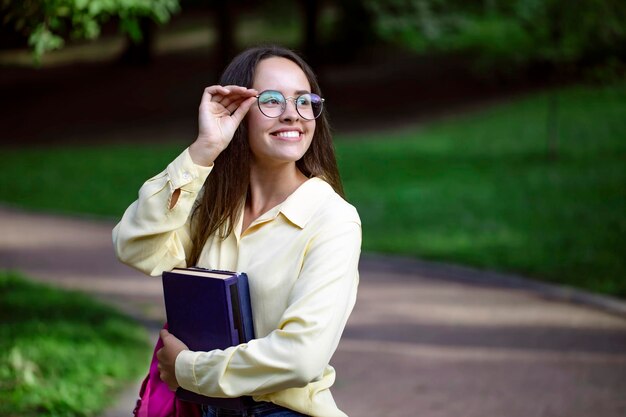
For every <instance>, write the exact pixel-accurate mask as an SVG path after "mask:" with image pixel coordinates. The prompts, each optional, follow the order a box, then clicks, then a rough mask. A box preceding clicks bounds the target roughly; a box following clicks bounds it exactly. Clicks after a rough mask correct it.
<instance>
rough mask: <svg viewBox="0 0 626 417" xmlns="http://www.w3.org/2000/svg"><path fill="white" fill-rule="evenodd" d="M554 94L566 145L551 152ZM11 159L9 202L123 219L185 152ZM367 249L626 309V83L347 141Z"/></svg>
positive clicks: (140, 149) (136, 149)
mask: <svg viewBox="0 0 626 417" xmlns="http://www.w3.org/2000/svg"><path fill="white" fill-rule="evenodd" d="M555 94H556V97H557V100H558V103H559V106H558V109H559V111H558V119H557V120H558V124H557V125H558V127H559V146H558V154H557V157H556V158H550V157H549V156H548V153H547V148H548V141H547V114H548V107H549V105H548V102H549V100H550V97H553V96H554V95H555ZM184 146H185V145H184V144H181V143H177V144H169V145H154V144H151V145H132V146H131V145H102V146H100V145H99V146H91V147H82V148H79V147H54V148H37V149H13V150H3V156H4V158H3V160H4V162H3V164H2V165H1V166H0V189H2V190H3V193H2V196H1V197H0V198H1V199H2V200H3V201H5V202H9V203H12V204H16V205H20V206H24V207H29V208H34V209H38V210H52V211H56V212H65V213H89V214H92V215H98V216H107V217H111V218H119V216H121V214H122V213H123V210H124V209H125V207H126V206H128V205H129V204H130V202H132V201H133V200H134V199H135V198H136V194H137V190H138V188H139V186H140V185H141V183H142V182H143V181H144V180H145V179H147V178H148V177H150V176H152V175H154V174H156V173H158V172H159V171H161V170H162V169H163V168H164V167H165V166H166V164H167V163H168V162H169V161H170V160H171V159H172V158H173V157H175V156H176V155H177V154H178V153H179V152H180V151H181V150H182V148H183V147H184ZM337 152H338V158H339V165H340V170H341V172H342V176H343V179H344V185H345V188H346V190H347V196H348V199H349V200H350V201H351V202H352V203H353V204H354V205H355V206H356V207H357V208H358V210H359V212H360V214H361V217H362V220H363V232H364V240H363V245H364V250H365V251H369V252H379V253H394V254H403V255H409V256H414V257H419V258H424V259H433V260H439V261H447V262H454V263H461V264H467V265H473V266H477V267H481V268H489V269H494V270H498V271H507V272H515V273H520V274H524V275H527V276H530V277H534V278H538V279H543V280H547V281H552V282H559V283H565V284H569V285H574V286H578V287H581V288H587V289H590V290H592V291H596V292H601V293H607V294H614V295H618V296H621V297H626V279H625V277H626V257H625V256H624V253H625V252H626V215H625V214H624V213H626V192H625V190H626V84H623V83H622V84H617V85H612V86H603V87H598V86H595V87H593V86H578V87H572V88H568V89H565V90H561V91H558V92H556V93H555V92H546V93H543V94H537V95H533V96H529V97H526V98H522V99H519V100H516V101H514V102H511V103H509V104H503V105H499V106H495V107H492V108H490V109H486V110H484V111H481V112H476V113H473V114H467V115H462V116H459V117H456V118H450V119H448V120H445V121H438V122H434V123H431V124H428V125H425V126H416V127H415V128H412V129H405V130H404V131H398V132H376V133H371V134H369V135H352V136H343V137H338V138H337Z"/></svg>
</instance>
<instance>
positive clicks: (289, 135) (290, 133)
mask: <svg viewBox="0 0 626 417" xmlns="http://www.w3.org/2000/svg"><path fill="white" fill-rule="evenodd" d="M300 135H301V133H300V132H298V131H297V130H287V131H282V132H274V133H272V136H276V137H279V138H282V139H298V138H299V137H300Z"/></svg>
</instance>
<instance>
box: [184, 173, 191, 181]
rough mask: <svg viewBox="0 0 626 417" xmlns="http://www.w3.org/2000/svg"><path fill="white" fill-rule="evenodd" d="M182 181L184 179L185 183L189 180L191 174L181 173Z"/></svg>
mask: <svg viewBox="0 0 626 417" xmlns="http://www.w3.org/2000/svg"><path fill="white" fill-rule="evenodd" d="M183 179H184V180H185V181H189V180H190V179H191V174H190V173H188V172H184V173H183Z"/></svg>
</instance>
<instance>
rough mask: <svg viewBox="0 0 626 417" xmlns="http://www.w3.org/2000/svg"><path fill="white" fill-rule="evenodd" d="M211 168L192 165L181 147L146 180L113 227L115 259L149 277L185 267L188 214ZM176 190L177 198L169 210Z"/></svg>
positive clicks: (189, 244)
mask: <svg viewBox="0 0 626 417" xmlns="http://www.w3.org/2000/svg"><path fill="white" fill-rule="evenodd" d="M211 169H212V167H202V166H199V165H195V164H194V163H193V161H192V159H191V156H190V155H189V151H188V149H185V151H183V153H182V154H180V155H179V156H178V157H177V158H176V159H175V160H174V161H172V162H171V163H170V164H169V165H168V166H167V168H166V169H165V170H164V171H163V172H161V173H160V174H158V175H156V176H154V177H153V178H151V179H149V180H148V181H146V182H145V183H144V184H143V186H142V187H141V189H140V190H139V198H138V199H137V201H135V202H134V203H133V204H131V205H130V207H128V209H126V212H125V213H124V215H123V216H122V219H121V220H120V222H119V223H118V224H117V225H116V226H115V228H114V229H113V246H114V248H115V254H116V255H117V257H118V259H119V260H120V261H122V262H123V263H125V264H127V265H129V266H132V267H133V268H136V269H138V270H140V271H142V272H144V273H146V274H149V275H153V276H158V275H160V274H161V273H162V272H163V271H166V270H167V271H169V270H171V269H172V268H174V267H185V266H186V257H187V256H188V254H189V251H190V249H191V237H190V233H189V223H188V220H189V216H190V214H191V211H192V209H193V206H194V203H195V201H196V198H197V197H198V194H199V192H200V190H201V189H202V186H203V185H204V181H205V180H206V178H207V176H208V175H209V173H210V172H211ZM177 189H180V195H179V197H178V201H177V202H176V205H175V206H174V207H172V208H171V209H170V208H169V206H170V201H171V198H172V195H173V193H174V191H175V190H177Z"/></svg>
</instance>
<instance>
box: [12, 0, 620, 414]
mask: <svg viewBox="0 0 626 417" xmlns="http://www.w3.org/2000/svg"><path fill="white" fill-rule="evenodd" d="M624 22H626V3H625V2H623V1H621V0H581V1H577V2H566V1H559V0H543V1H539V0H472V1H467V0H466V1H460V0H413V1H411V0H381V1H374V0H368V1H355V0H301V1H286V0H275V1H249V0H232V1H212V0H205V1H202V0H152V1H143V0H120V1H116V2H112V1H108V0H91V1H87V0H42V1H8V0H7V1H2V2H0V110H1V111H0V155H1V156H2V164H0V202H1V203H2V205H3V206H4V207H8V208H10V210H18V211H19V210H27V211H28V212H34V213H41V214H46V213H52V214H54V215H57V214H62V215H71V216H74V217H77V216H78V217H81V218H85V217H87V218H89V219H92V220H94V221H97V222H100V221H104V222H111V221H115V220H116V219H119V218H120V216H121V215H122V213H123V211H124V209H125V208H126V207H127V206H128V205H129V204H130V202H132V201H133V200H134V199H135V198H136V193H137V190H138V189H139V187H140V185H141V184H142V183H143V181H145V180H146V179H147V178H149V177H150V176H152V175H154V174H156V173H158V172H160V171H161V170H162V169H163V168H164V167H165V166H166V164H167V163H168V162H169V161H171V160H172V159H173V158H174V157H175V156H176V155H177V154H178V153H179V152H180V151H182V149H184V147H185V146H187V145H188V144H190V143H191V141H193V139H194V138H195V134H196V118H197V107H198V104H199V101H200V97H201V94H202V91H203V89H204V87H206V86H208V85H211V84H214V83H216V82H217V79H218V77H219V74H220V72H221V70H222V69H223V68H224V66H225V65H226V64H227V63H228V62H229V61H230V59H231V58H232V57H233V56H234V55H235V54H237V53H238V52H240V51H242V50H243V49H245V48H247V47H249V46H253V45H258V44H263V43H278V44H281V45H284V46H287V47H290V48H293V49H295V50H296V51H298V52H299V53H301V55H302V56H303V57H304V58H305V59H306V60H307V61H308V62H309V63H311V64H312V66H313V67H314V69H315V71H316V72H317V74H318V77H319V80H320V85H321V87H322V91H323V95H324V97H325V98H326V103H327V106H326V109H327V111H328V114H329V116H330V120H331V124H332V126H333V128H334V131H335V140H336V148H337V154H338V161H339V166H340V171H341V174H342V178H343V181H344V186H345V188H346V194H347V199H348V200H349V201H350V202H351V203H353V204H354V205H355V206H356V207H357V208H358V210H359V213H360V215H361V217H362V220H363V225H364V226H363V233H364V240H363V246H364V251H365V253H367V254H385V255H393V256H402V257H404V258H408V259H424V260H429V261H436V262H445V263H451V264H458V265H465V266H470V267H472V268H477V269H478V270H483V271H495V272H498V273H507V274H516V275H521V276H525V277H528V278H531V279H532V280H537V281H540V282H548V283H555V284H559V285H565V286H567V287H568V288H569V287H572V288H577V289H582V290H584V291H588V292H590V293H593V294H602V295H604V296H609V297H613V298H614V299H616V300H618V301H623V299H624V297H626V256H624V254H625V253H626V216H625V214H624V213H626V191H625V190H626V25H624ZM5 215H6V216H8V214H7V213H5ZM7 218H8V217H7ZM26 223H27V222H26ZM5 236H7V235H5ZM7 240H8V238H7ZM5 243H6V242H5ZM2 252H3V253H4V258H2V262H3V264H0V267H1V268H2V269H3V270H4V271H5V272H3V275H2V285H3V286H4V290H3V291H4V295H3V296H2V297H5V298H3V299H2V300H1V301H2V302H1V303H0V308H2V309H3V310H2V311H4V313H2V315H1V316H0V317H2V319H3V320H6V322H4V321H3V323H6V325H3V326H2V330H3V331H5V332H7V334H6V336H7V337H8V339H7V337H5V338H2V339H4V342H0V346H3V345H2V344H1V343H4V347H5V348H6V349H5V351H6V352H7V353H6V354H5V355H4V356H2V354H0V365H2V367H0V377H1V378H3V380H4V382H3V384H4V385H1V386H0V388H1V387H2V386H5V387H10V388H11V389H5V391H4V392H5V393H8V394H6V395H7V396H10V398H12V400H11V401H13V403H12V404H19V403H20V402H21V403H24V404H25V402H24V401H25V400H24V398H26V397H28V398H33V395H32V392H31V391H29V390H30V389H31V388H32V386H33V385H36V383H34V382H33V381H38V380H39V379H38V377H37V375H40V376H41V375H43V374H42V373H45V372H44V371H43V370H42V369H43V368H41V366H42V365H37V364H36V361H34V360H30V361H29V360H28V359H27V356H28V355H27V354H26V353H25V352H26V351H27V348H26V347H20V346H22V345H20V344H19V343H17V342H12V341H11V340H18V339H19V340H21V339H20V337H21V336H19V335H18V333H15V332H21V331H22V330H19V329H24V328H29V327H27V326H26V327H25V325H24V323H22V322H20V324H19V325H18V324H16V323H15V320H17V319H16V318H15V315H14V314H10V313H11V311H16V310H15V309H18V308H19V309H25V308H26V307H25V306H26V305H28V304H30V303H31V301H32V300H30V298H32V297H33V296H32V294H33V291H34V290H33V289H32V288H31V287H28V286H26V287H23V286H24V285H26V284H24V283H23V277H22V276H21V275H20V274H21V273H20V272H19V271H17V272H16V271H11V272H8V269H11V270H13V269H18V270H20V269H22V270H23V269H24V268H20V267H19V265H18V264H17V263H15V262H13V261H12V260H11V259H13V258H12V257H14V254H13V253H12V252H10V251H9V250H8V249H7V248H6V247H5V248H4V249H2ZM29 285H30V284H29ZM19 288H22V290H19V291H18V289H19ZM9 290H10V291H9ZM20 291H23V292H24V294H31V295H30V296H28V295H25V296H24V297H22V298H20V297H17V298H19V299H13V298H6V297H8V295H7V294H9V293H10V292H14V293H21V292H20ZM50 297H52V298H55V297H56V296H50ZM44 299H46V300H48V302H49V303H51V302H52V301H50V299H49V298H45V297H44ZM49 303H48V304H46V303H42V307H41V311H40V312H39V313H38V314H41V315H43V316H49V314H50V308H46V305H48V306H49V305H51V304H49ZM61 304H62V305H73V304H72V302H69V301H68V302H63V303H61ZM81 308H82V307H81ZM66 313H67V315H64V314H66ZM66 313H63V314H61V315H60V316H59V317H58V319H59V320H62V321H64V322H67V321H68V320H69V319H68V316H72V314H71V312H66ZM101 314H104V313H94V315H93V320H96V322H98V323H100V320H101V317H102V316H101ZM43 316H37V315H35V316H33V317H38V318H37V320H35V322H36V323H35V324H33V325H34V326H35V328H40V327H41V325H42V324H41V323H42V320H43V319H42V318H41V317H43ZM87 316H88V315H87ZM9 317H11V319H9ZM93 323H94V322H90V321H87V322H86V323H83V324H81V326H83V325H84V326H85V328H89V327H91V326H92V324H93ZM31 324H32V323H31ZM622 324H623V322H622ZM129 325H131V324H129ZM36 326H40V327H36ZM620 326H622V325H620ZM618 327H619V326H618ZM620 328H622V327H620ZM85 331H86V332H89V331H88V330H85ZM620 332H621V333H619V334H618V335H617V336H616V334H613V336H612V337H614V338H613V339H611V340H612V342H610V343H613V345H612V346H613V348H614V349H616V350H619V351H623V350H626V346H625V345H624V340H625V339H624V333H623V329H622V330H620ZM19 334H21V335H22V336H23V337H24V340H25V342H24V346H26V345H28V344H30V343H28V342H29V340H30V339H29V337H28V334H32V332H31V333H29V332H28V331H26V332H25V333H19ZM120 334H121V333H120ZM120 334H118V333H115V334H113V335H108V336H106V337H103V340H105V341H104V342H103V343H105V342H106V340H110V339H112V338H115V337H120ZM92 336H94V335H92ZM64 337H65V336H63V335H61V336H59V338H60V339H59V340H65V339H67V337H65V339H64ZM55 340H56V339H55ZM615 340H618V341H619V343H618V344H617V345H616V344H615V343H616V342H615ZM31 341H32V340H31ZM127 342H128V345H124V346H125V347H124V349H130V348H129V347H128V346H131V345H133V346H137V344H138V343H139V342H137V340H135V339H132V340H128V341H127ZM55 343H56V342H55ZM59 343H60V342H59ZM607 343H609V342H607ZM63 346H65V347H62V348H59V349H58V352H57V353H59V352H64V353H63V355H67V351H69V350H70V349H69V348H67V346H66V345H63ZM613 348H612V349H613ZM103 349H110V348H109V347H107V348H103ZM146 349H147V348H146V346H144V345H141V343H139V348H138V349H137V355H139V357H143V356H142V355H144V356H145V352H146ZM107 352H108V350H107ZM38 354H39V355H42V357H45V355H48V354H49V353H46V354H44V353H42V352H39V353H38ZM59 354H61V353H59ZM33 355H35V353H33ZM70 356H71V355H70ZM74 357H76V354H75V353H74ZM108 362H112V360H109V361H108ZM131 362H133V361H131ZM134 362H136V363H139V364H140V366H139V367H138V368H137V367H136V368H134V369H135V370H132V369H131V370H130V371H129V372H130V373H129V374H124V373H123V372H122V371H120V372H122V373H120V374H118V373H117V372H118V371H117V370H109V371H106V372H105V373H107V372H108V374H110V375H115V378H122V379H124V378H132V377H136V375H138V374H141V372H143V371H144V370H145V367H144V366H143V365H142V362H141V361H136V360H135V361H134ZM618 363H620V364H621V365H622V366H623V362H619V361H618ZM120 367H121V368H128V367H130V365H129V366H120ZM46 372H47V371H46ZM55 372H56V371H55ZM59 372H61V371H59ZM111 378H113V377H112V376H111ZM7 381H9V382H7ZM11 381H12V382H11ZM28 381H30V385H29V382H28ZM623 383H624V380H623V378H622V379H620V380H618V381H617V382H615V381H614V384H613V385H616V386H622V387H623V385H620V384H623ZM110 385H111V384H110V383H109V385H107V383H105V384H104V385H103V388H102V389H103V390H104V391H103V392H106V389H109V388H110ZM16 387H17V388H16ZM28 387H31V388H28ZM11 390H12V391H11ZM20 390H22V391H20ZM68 390H69V388H68ZM29 393H30V394H29ZM1 395H5V394H1V391H0V396H1ZM42 395H43V394H42ZM42 398H43V397H42ZM46 398H47V397H46ZM86 401H87V402H92V403H97V400H95V399H93V398H90V399H88V400H86ZM40 403H41V401H40ZM40 403H37V404H39V405H37V404H35V405H34V406H32V407H35V408H34V409H35V410H37V408H36V407H44V406H41V405H40ZM5 404H9V403H8V402H7V403H5ZM80 404H84V403H80ZM622 406H623V407H626V405H622ZM1 407H2V406H0V412H4V413H5V414H6V415H27V414H25V413H26V411H24V410H26V409H27V408H28V407H31V406H28V407H26V406H24V407H26V408H24V409H22V410H21V411H19V412H18V411H15V410H16V408H7V409H6V410H3V409H2V408H1ZM7 407H9V406H7ZM11 407H16V406H14V405H13V406H11ZM32 407H31V408H32ZM50 407H52V406H49V407H48V408H50ZM59 407H61V408H60V409H63V410H66V409H68V410H69V409H73V410H75V409H77V408H81V407H83V409H84V407H85V406H84V405H75V406H71V407H70V406H68V407H66V408H63V407H62V406H59ZM72 407H73V408H72ZM99 407H100V408H99V409H98V408H97V407H96V409H98V410H100V409H101V408H102V406H99ZM44 408H45V407H44ZM624 409H626V408H622V409H621V410H624ZM29 410H30V409H29ZM39 410H40V411H41V410H42V408H39ZM93 412H96V411H93ZM11 413H14V414H11ZM89 413H92V411H89ZM89 413H88V414H89ZM67 415H79V414H71V412H69V411H68V414H67ZM363 415H365V414H363ZM526 415H529V414H528V413H526ZM537 415H543V414H537ZM546 415H547V414H546ZM607 415H608V414H607Z"/></svg>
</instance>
